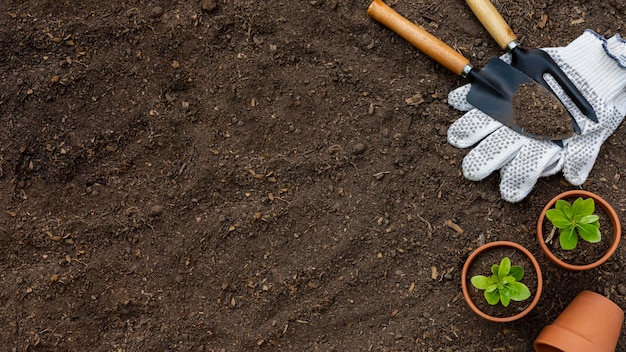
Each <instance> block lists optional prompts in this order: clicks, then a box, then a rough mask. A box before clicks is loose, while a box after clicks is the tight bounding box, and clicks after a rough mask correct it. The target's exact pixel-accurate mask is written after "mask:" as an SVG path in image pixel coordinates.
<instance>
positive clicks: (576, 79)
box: [448, 30, 626, 202]
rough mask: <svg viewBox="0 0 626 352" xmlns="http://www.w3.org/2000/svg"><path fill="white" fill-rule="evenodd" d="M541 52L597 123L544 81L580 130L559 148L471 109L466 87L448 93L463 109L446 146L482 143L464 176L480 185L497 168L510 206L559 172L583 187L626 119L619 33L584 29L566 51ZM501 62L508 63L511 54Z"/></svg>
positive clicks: (625, 68)
mask: <svg viewBox="0 0 626 352" xmlns="http://www.w3.org/2000/svg"><path fill="white" fill-rule="evenodd" d="M543 50H545V51H546V52H547V53H548V54H550V56H552V58H553V59H554V61H555V62H556V63H557V64H558V65H559V67H561V69H562V70H563V71H564V72H565V74H566V75H567V76H568V77H569V78H570V80H571V81H572V82H573V83H574V85H576V87H577V88H578V89H579V90H580V91H581V93H582V94H583V96H585V98H586V99H587V100H588V101H589V103H590V104H591V105H592V107H593V108H594V110H595V112H596V115H597V117H598V123H594V122H592V121H590V120H588V119H587V118H586V117H585V116H584V115H583V114H582V113H581V112H580V110H578V108H577V107H576V106H575V105H574V103H573V102H572V101H571V100H570V99H569V97H567V95H566V94H565V93H564V92H563V91H562V89H560V86H558V84H556V83H555V82H554V80H553V79H552V78H551V77H549V76H548V77H545V79H546V81H548V83H550V86H551V87H552V89H553V90H554V92H555V93H556V95H557V96H558V97H559V99H560V100H561V101H562V102H563V105H565V107H566V108H567V109H568V110H569V111H570V113H571V114H572V116H574V118H575V119H576V121H577V122H578V125H579V126H580V128H581V134H580V135H576V136H574V137H572V138H569V139H567V140H564V141H563V147H560V146H559V145H557V144H555V143H553V142H551V141H545V140H537V139H534V138H530V137H525V136H522V135H520V134H518V133H516V132H514V131H513V130H511V129H509V128H508V127H505V126H504V125H502V124H501V123H500V122H498V121H496V120H494V119H492V118H491V117H489V116H487V115H486V114H484V113H483V112H481V111H480V110H478V109H476V108H474V107H473V106H472V105H471V104H469V103H468V102H467V99H466V98H467V93H468V92H469V90H470V85H469V84H467V85H465V86H462V87H460V88H458V89H455V90H453V91H452V92H450V94H449V95H448V102H449V104H450V105H452V106H453V107H454V108H456V109H458V110H461V111H467V112H466V113H465V115H463V116H462V117H461V118H459V119H458V120H457V121H455V122H454V123H453V124H452V126H450V128H449V129H448V142H449V143H450V144H452V145H454V146H455V147H458V148H467V147H471V146H473V145H475V144H476V143H478V142H480V143H479V144H478V145H477V146H476V147H475V148H474V149H472V150H471V151H470V152H469V153H468V154H467V155H466V156H465V158H464V159H463V164H462V169H463V175H464V176H465V177H466V178H467V179H469V180H473V181H479V180H482V179H484V178H485V177H487V176H489V175H490V174H491V173H492V172H493V171H495V170H498V169H500V178H501V179H500V193H501V195H502V198H503V199H504V200H506V201H509V202H519V201H520V200H522V199H524V198H525V197H526V196H527V195H528V194H529V193H530V191H531V190H532V188H533V187H534V185H535V184H536V183H537V179H538V178H539V177H542V176H549V175H553V174H555V173H557V172H559V171H561V170H562V171H563V174H564V176H565V178H566V179H567V180H568V181H569V182H570V183H571V184H573V185H581V184H582V183H583V182H585V180H586V179H587V176H588V175H589V172H590V171H591V168H592V167H593V164H594V163H595V160H596V158H597V156H598V152H599V150H600V147H601V146H602V143H604V141H605V140H606V139H607V138H608V137H609V136H610V135H611V134H612V133H613V132H614V131H615V129H616V128H617V127H618V126H619V124H620V123H621V121H622V120H623V119H624V116H625V115H626V41H624V40H623V39H622V38H621V37H620V36H619V35H615V36H613V37H612V38H610V39H608V40H606V39H605V38H603V37H602V36H600V35H598V34H597V33H595V32H593V31H591V30H587V31H585V32H584V33H583V34H582V35H581V36H580V37H578V38H577V39H576V40H574V41H573V42H571V43H570V44H569V45H568V46H566V47H560V48H547V49H543ZM502 60H504V61H506V62H510V56H509V55H508V54H507V55H505V56H503V57H502ZM538 118H540V117H538Z"/></svg>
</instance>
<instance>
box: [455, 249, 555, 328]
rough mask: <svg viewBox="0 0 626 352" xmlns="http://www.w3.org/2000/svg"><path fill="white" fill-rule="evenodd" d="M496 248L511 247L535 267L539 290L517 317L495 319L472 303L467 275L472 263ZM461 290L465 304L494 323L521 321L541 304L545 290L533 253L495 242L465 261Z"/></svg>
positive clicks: (533, 294)
mask: <svg viewBox="0 0 626 352" xmlns="http://www.w3.org/2000/svg"><path fill="white" fill-rule="evenodd" d="M495 247H510V248H514V249H516V250H518V251H520V252H521V253H522V254H523V255H524V256H526V257H527V258H528V259H529V260H530V262H531V263H532V265H533V270H534V271H535V272H536V273H537V289H536V290H535V292H531V294H532V297H533V300H532V301H531V303H530V304H529V305H528V307H526V309H524V310H523V311H521V312H519V313H518V314H515V315H512V316H507V317H494V316H491V315H489V314H487V313H485V312H483V311H482V310H480V309H479V308H478V307H477V306H476V304H475V303H474V302H473V301H472V298H471V296H470V294H469V291H468V284H467V281H468V280H467V273H468V271H469V268H470V266H471V265H472V263H473V262H474V260H475V259H476V258H477V257H478V255H479V254H481V253H483V252H485V251H487V250H490V249H492V248H495ZM524 269H526V270H528V269H527V268H524ZM461 289H462V290H463V297H464V298H465V302H467V304H468V305H469V306H470V308H471V309H472V310H473V311H474V313H476V314H478V315H479V316H481V317H483V318H485V319H487V320H490V321H493V322H498V323H506V322H511V321H514V320H517V319H520V318H521V317H523V316H525V315H526V314H528V313H529V312H530V311H531V310H533V308H535V306H536V305H537V303H538V302H539V297H541V291H542V289H543V278H542V276H541V268H540V267H539V263H538V262H537V259H535V257H534V256H533V255H532V253H530V252H529V251H528V250H527V249H526V248H524V247H523V246H521V245H520V244H517V243H515V242H509V241H495V242H490V243H487V244H485V245H483V246H481V247H478V248H477V249H476V250H474V251H473V252H472V253H471V254H470V255H469V257H468V258H467V260H466V261H465V265H463V271H462V272H461Z"/></svg>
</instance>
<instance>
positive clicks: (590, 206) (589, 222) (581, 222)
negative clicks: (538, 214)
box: [546, 198, 602, 250]
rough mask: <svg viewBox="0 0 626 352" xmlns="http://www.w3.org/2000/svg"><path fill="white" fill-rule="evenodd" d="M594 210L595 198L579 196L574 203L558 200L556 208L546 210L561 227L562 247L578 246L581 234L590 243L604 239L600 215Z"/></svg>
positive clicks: (556, 224)
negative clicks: (595, 213)
mask: <svg viewBox="0 0 626 352" xmlns="http://www.w3.org/2000/svg"><path fill="white" fill-rule="evenodd" d="M594 211H595V203H594V201H593V199H591V198H587V199H582V198H578V199H576V200H575V201H574V204H570V203H568V202H567V201H564V200H557V201H556V203H555V204H554V208H552V209H550V210H548V211H547V212H546V217H547V218H548V220H550V222H552V225H554V227H556V228H557V229H559V242H560V244H561V248H563V249H565V250H571V249H574V248H576V245H577V244H578V236H579V235H580V237H581V238H582V239H583V240H585V241H587V242H589V243H597V242H600V240H601V239H602V235H601V234H600V222H599V221H598V219H599V217H598V216H597V215H594V214H593V212H594Z"/></svg>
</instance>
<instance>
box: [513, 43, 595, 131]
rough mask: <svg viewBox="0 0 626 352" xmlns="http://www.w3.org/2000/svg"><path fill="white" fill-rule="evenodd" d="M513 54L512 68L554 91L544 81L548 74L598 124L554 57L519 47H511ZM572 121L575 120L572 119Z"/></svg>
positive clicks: (593, 111) (589, 107) (589, 106)
mask: <svg viewBox="0 0 626 352" xmlns="http://www.w3.org/2000/svg"><path fill="white" fill-rule="evenodd" d="M509 51H510V52H511V66H513V67H515V68H517V69H518V70H520V71H522V72H524V74H526V75H527V76H528V77H530V78H532V79H534V80H535V81H537V82H539V84H541V85H542V86H544V87H546V88H548V89H549V90H550V91H552V88H551V87H550V85H549V84H548V82H546V80H545V79H544V75H546V74H548V75H550V76H552V78H554V80H555V81H556V82H557V83H558V84H559V85H560V86H561V88H562V89H563V91H564V92H565V94H567V96H568V97H569V98H570V99H571V100H572V102H574V104H575V105H576V107H578V109H579V110H580V111H581V112H582V113H583V114H584V115H585V116H586V117H587V118H588V119H589V120H591V121H593V122H598V117H597V116H596V112H595V110H594V109H593V107H592V106H591V104H589V102H588V101H587V99H585V97H584V96H583V95H582V93H581V92H580V91H579V90H578V88H576V86H574V84H573V83H572V81H570V79H569V78H568V77H567V75H566V74H565V72H563V70H561V68H559V65H557V64H556V62H554V60H553V59H552V57H550V55H548V53H546V52H545V51H543V50H541V49H529V50H525V49H522V48H520V47H519V45H512V46H511V47H509ZM572 121H574V119H573V118H572Z"/></svg>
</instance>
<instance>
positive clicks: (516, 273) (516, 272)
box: [509, 265, 524, 281]
mask: <svg viewBox="0 0 626 352" xmlns="http://www.w3.org/2000/svg"><path fill="white" fill-rule="evenodd" d="M509 275H510V276H513V278H514V279H515V281H522V279H523V278H524V268H522V267H521V266H519V265H513V266H511V271H510V272H509Z"/></svg>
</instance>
